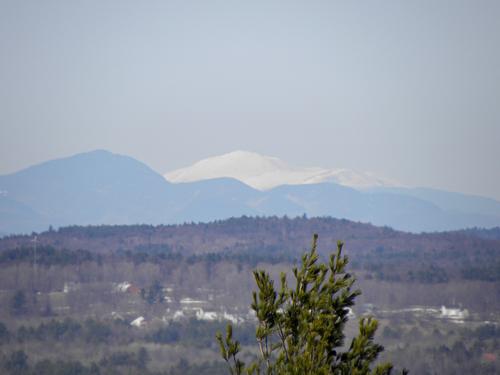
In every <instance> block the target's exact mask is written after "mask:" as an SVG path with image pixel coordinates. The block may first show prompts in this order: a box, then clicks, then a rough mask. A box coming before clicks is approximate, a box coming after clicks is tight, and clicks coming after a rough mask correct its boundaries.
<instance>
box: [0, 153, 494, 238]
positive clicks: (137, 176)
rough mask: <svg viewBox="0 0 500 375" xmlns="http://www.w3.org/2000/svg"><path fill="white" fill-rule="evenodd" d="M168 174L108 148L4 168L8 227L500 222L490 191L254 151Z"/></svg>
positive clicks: (0, 197) (2, 200) (1, 189)
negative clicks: (426, 184) (411, 183)
mask: <svg viewBox="0 0 500 375" xmlns="http://www.w3.org/2000/svg"><path fill="white" fill-rule="evenodd" d="M166 178H167V179H169V180H170V182H169V181H167V180H166V179H165V178H164V177H163V176H161V175H160V174H158V173H157V172H155V171H153V170H152V169H151V168H149V167H148V166H147V165H145V164H143V163H141V162H139V161H137V160H135V159H133V158H130V157H127V156H122V155H116V154H113V153H110V152H108V151H102V150H101V151H93V152H88V153H83V154H78V155H75V156H72V157H68V158H63V159H57V160H52V161H48V162H45V163H41V164H38V165H35V166H32V167H29V168H26V169H23V170H21V171H19V172H16V173H13V174H9V175H3V176H0V233H1V234H4V235H5V234H11V233H27V232H31V231H41V230H46V229H47V228H48V227H49V225H52V226H54V227H59V226H67V225H73V224H75V225H76V224H77V225H87V224H140V223H145V224H172V223H183V222H190V221H195V222H197V221H211V220H218V219H225V218H229V217H234V216H242V215H248V216H271V215H279V216H281V215H288V216H299V215H303V214H307V215H308V216H332V217H336V218H346V219H349V220H354V221H362V222H371V223H372V224H375V225H387V226H391V227H393V228H395V229H399V230H407V231H414V232H420V231H441V230H453V229H462V228H467V227H476V226H477V227H486V228H490V227H494V226H500V202H498V201H495V200H493V199H490V198H483V197H477V196H470V195H465V194H460V193H450V192H445V191H440V190H435V189H427V188H406V187H402V186H394V185H395V184H394V183H391V182H390V181H389V180H387V179H383V178H379V177H377V176H373V175H371V174H366V173H360V172H353V171H348V170H341V169H339V170H329V169H324V168H316V167H315V168H293V167H290V166H288V165H287V164H286V163H284V162H282V161H280V160H279V159H276V158H270V157H264V156H260V155H258V154H255V153H249V152H241V151H238V152H234V153H230V154H226V155H222V156H219V157H215V158H209V159H205V160H203V161H200V162H198V163H196V164H195V165H193V166H192V167H188V168H184V169H180V170H177V171H173V172H170V173H167V174H166ZM173 182H175V183H173ZM354 187H356V188H354Z"/></svg>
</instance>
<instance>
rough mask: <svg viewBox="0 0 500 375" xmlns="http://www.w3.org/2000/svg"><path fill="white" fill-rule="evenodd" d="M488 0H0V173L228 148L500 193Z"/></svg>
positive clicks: (188, 159)
mask: <svg viewBox="0 0 500 375" xmlns="http://www.w3.org/2000/svg"><path fill="white" fill-rule="evenodd" d="M499 20H500V2H499V1H494V0H492V1H482V0H474V1H473V0H470V1H460V0H450V1H439V0H429V1H412V2H411V1H399V0H398V1H387V0H384V1H353V0H346V1H331V0H328V1H327V0H325V1H314V0H309V1H300V2H299V1H292V0H286V1H285V0H283V1H273V0H263V1H258V0H252V1H248V0H247V1H238V0H232V1H207V0H200V1H190V0H180V1H166V0H162V1H124V0H119V1H103V0H96V1H88V0H86V1H67V0H60V1H39V0H35V1H19V0H13V1H6V0H0V174H4V173H10V172H13V171H16V170H18V169H21V168H23V167H26V166H28V165H31V164H35V163H38V162H41V161H45V160H48V159H52V158H57V157H63V156H67V155H71V154H74V153H78V152H82V151H89V150H93V149H107V150H110V151H113V152H117V153H122V154H127V155H130V156H132V157H135V158H137V159H139V160H141V161H143V162H145V163H146V164H148V165H150V166H151V167H152V168H153V169H155V170H157V171H158V172H161V173H164V172H166V171H169V170H171V169H175V168H178V167H182V166H186V165H189V164H191V163H192V162H194V161H196V160H199V159H201V158H205V157H208V156H212V155H217V154H221V153H225V152H229V151H232V150H235V149H244V150H249V151H256V152H259V153H263V154H266V155H271V156H277V157H280V158H282V159H284V160H286V161H288V162H290V163H291V164H296V165H301V166H323V167H345V168H354V169H357V170H361V171H372V172H375V173H378V174H380V175H382V176H385V177H388V178H393V179H395V180H398V181H400V182H402V183H404V184H407V185H415V186H431V187H438V188H444V189H448V190H453V191H461V192H468V193H475V194H481V195H486V196H491V197H495V198H497V199H500V21H499Z"/></svg>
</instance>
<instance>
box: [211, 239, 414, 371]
mask: <svg viewBox="0 0 500 375" xmlns="http://www.w3.org/2000/svg"><path fill="white" fill-rule="evenodd" d="M317 239H318V236H317V235H316V234H315V235H314V236H313V242H312V247H311V250H310V251H309V252H308V253H306V254H304V255H303V257H302V264H301V266H300V268H297V267H295V268H293V276H294V278H295V285H294V287H289V286H288V283H287V278H286V275H285V274H284V273H282V274H281V277H280V279H281V280H280V284H281V285H280V288H279V290H277V289H276V288H275V287H274V281H273V280H272V279H271V277H270V275H269V274H268V273H267V272H265V271H262V270H257V271H254V277H255V281H256V284H257V288H258V292H253V302H252V309H253V310H254V311H255V313H256V316H257V319H258V326H257V329H256V338H257V342H258V345H259V352H260V357H259V360H258V361H257V362H255V363H253V364H251V365H250V366H246V365H245V363H244V362H242V361H241V360H239V359H238V358H237V354H238V353H239V351H240V344H239V342H238V341H236V340H233V334H232V326H231V325H228V327H227V332H226V335H225V337H223V336H222V334H221V333H220V332H219V333H217V341H218V342H219V345H220V349H221V354H222V357H223V358H224V360H225V361H226V362H227V363H228V364H229V369H230V373H231V374H243V373H247V374H260V373H261V372H263V373H266V374H296V375H302V374H325V375H326V374H338V375H347V374H353V375H365V374H377V375H389V374H390V373H391V371H392V365H391V364H390V363H385V364H381V365H378V366H376V367H375V368H373V369H371V368H370V366H371V365H372V364H373V362H374V361H375V360H376V358H377V356H378V354H379V353H380V352H381V351H383V347H382V346H381V345H379V344H376V343H375V342H374V335H375V331H376V330H377V324H378V323H377V321H376V320H375V319H373V318H362V319H361V320H360V322H359V333H358V335H357V336H356V337H354V338H353V339H352V341H351V344H350V346H349V347H348V349H347V350H346V351H342V346H343V344H344V338H345V336H344V327H345V324H346V322H347V315H348V313H349V310H350V308H351V307H352V306H353V305H354V299H355V298H356V297H357V296H358V295H359V294H360V293H361V292H360V291H359V290H352V289H351V288H352V285H353V283H354V281H355V279H354V277H353V276H352V275H350V274H349V273H347V272H346V271H345V268H346V265H347V262H348V259H347V257H346V256H342V247H343V243H342V242H340V241H339V242H338V243H337V252H336V254H332V255H331V256H330V261H329V263H328V264H321V263H318V260H319V257H318V254H317V251H316V246H317ZM403 373H404V374H405V373H407V371H406V370H403Z"/></svg>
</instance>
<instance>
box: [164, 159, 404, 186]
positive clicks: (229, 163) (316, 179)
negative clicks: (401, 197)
mask: <svg viewBox="0 0 500 375" xmlns="http://www.w3.org/2000/svg"><path fill="white" fill-rule="evenodd" d="M220 177H232V178H235V179H237V180H240V181H241V182H243V183H245V184H247V185H249V186H252V187H253V188H255V189H259V190H268V189H272V188H273V187H276V186H280V185H301V184H314V183H321V182H335V183H338V184H341V185H345V186H351V187H355V188H368V187H376V186H395V185H398V184H397V183H394V182H391V181H389V180H387V179H384V178H380V177H377V176H375V175H373V174H372V173H362V172H356V171H353V170H349V169H326V168H320V167H293V166H290V165H288V164H287V163H286V162H284V161H283V160H281V159H278V158H275V157H270V156H264V155H260V154H258V153H255V152H249V151H233V152H230V153H227V154H223V155H219V156H214V157H210V158H207V159H203V160H200V161H198V162H196V163H194V164H193V165H191V166H189V167H186V168H181V169H177V170H174V171H171V172H168V173H166V174H165V178H166V179H167V180H168V181H170V182H173V183H179V182H193V181H200V180H207V179H212V178H220Z"/></svg>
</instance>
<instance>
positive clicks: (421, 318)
mask: <svg viewBox="0 0 500 375" xmlns="http://www.w3.org/2000/svg"><path fill="white" fill-rule="evenodd" d="M312 233H318V234H319V244H320V246H319V249H318V250H319V253H320V255H321V256H322V257H326V256H327V255H328V254H329V253H330V252H331V251H333V249H334V248H335V244H336V241H337V240H339V239H341V240H343V241H344V242H345V253H346V255H348V256H349V258H350V260H351V262H350V264H349V265H348V269H349V270H350V271H351V272H353V273H354V274H355V276H356V277H357V279H358V281H357V282H356V286H357V287H359V288H360V289H361V290H362V291H363V294H362V295H361V296H360V297H359V298H358V299H357V301H356V305H355V306H354V309H353V311H352V314H351V321H352V327H351V326H349V327H351V328H349V329H348V335H349V332H351V333H352V329H353V327H354V326H355V325H356V323H355V322H356V321H357V319H358V318H359V317H360V316H364V315H374V316H376V317H377V318H378V319H380V321H381V325H382V327H381V329H379V339H380V340H381V341H382V342H383V343H384V344H385V345H386V346H387V349H388V350H387V351H386V353H385V358H389V359H391V360H392V361H393V362H394V363H395V364H396V365H397V366H403V365H404V366H407V367H410V369H412V370H413V371H412V373H414V374H428V373H429V374H430V373H433V372H429V371H428V370H429V369H430V368H434V367H433V366H435V365H436V364H438V363H439V365H440V366H441V371H440V372H439V373H442V374H452V373H456V371H457V369H458V368H467V367H464V366H466V365H467V366H469V365H470V366H471V368H473V367H474V366H482V367H481V368H483V369H484V372H483V373H495V371H498V370H499V368H500V367H499V366H498V365H499V364H498V359H497V358H498V357H497V356H498V355H499V354H500V353H498V342H499V339H500V337H499V331H498V322H500V316H499V315H498V311H500V298H498V296H499V295H500V263H499V262H498V259H500V240H499V239H498V238H497V236H496V235H495V233H496V230H490V231H482V230H479V229H476V230H468V231H459V232H443V233H433V234H418V235H417V234H411V233H405V232H398V231H395V230H392V229H390V228H388V227H376V226H372V225H368V224H361V223H356V222H351V221H347V220H337V219H332V218H311V219H308V218H306V217H297V218H286V217H284V218H278V217H271V218H251V217H241V218H234V219H229V220H225V221H216V222H212V223H206V224H205V223H192V224H184V225H171V226H149V225H141V226H87V227H77V226H74V227H66V228H61V229H59V230H48V231H46V232H43V233H33V234H32V235H29V236H8V237H4V238H2V239H0V270H1V272H0V302H1V303H0V322H1V324H0V348H1V353H2V356H1V357H0V362H1V363H0V366H3V368H4V369H6V370H5V371H7V373H22V374H28V373H37V374H49V373H53V372H51V371H53V369H54V368H56V367H57V368H66V370H67V371H66V370H65V371H66V372H62V373H64V374H86V373H88V374H91V373H92V374H96V373H99V372H98V371H100V373H101V374H102V373H106V374H108V373H110V374H125V373H127V374H129V373H136V374H146V373H148V372H151V373H165V374H189V373H193V374H194V373H200V374H203V373H205V374H210V373H213V374H220V373H221V372H222V371H224V370H223V368H224V364H223V363H220V361H219V357H218V355H217V347H216V343H215V341H214V334H215V332H216V331H217V330H221V329H223V328H224V325H225V322H228V321H230V322H233V323H234V324H237V325H238V326H239V327H238V330H237V331H238V333H239V335H240V337H239V339H240V341H241V342H242V344H243V345H244V347H245V348H246V349H245V350H244V355H245V356H247V357H251V356H252V355H254V353H253V352H252V347H253V343H254V340H255V338H254V328H253V322H254V316H253V315H252V313H251V311H250V309H249V305H250V298H251V291H252V289H254V288H255V287H254V281H253V278H252V275H251V271H252V270H253V269H255V268H265V269H267V270H268V271H270V272H271V274H272V275H274V276H277V275H278V274H279V272H280V271H287V272H288V271H289V270H290V268H291V267H292V266H293V265H294V264H296V262H297V259H299V257H300V255H301V254H302V253H303V252H304V251H305V250H306V249H307V248H308V247H309V245H310V240H311V235H312ZM488 322H489V323H488ZM54 347H55V348H57V350H53V349H52V348H54ZM421 352H425V353H428V354H429V355H426V356H423V357H419V359H418V360H417V361H415V359H414V358H416V357H418V356H416V353H421ZM459 352H460V353H461V354H460V355H458V354H457V353H459ZM180 353H182V354H180ZM464 353H465V354H464ZM431 354H432V355H431ZM26 356H27V357H26ZM454 358H455V359H456V358H461V361H462V359H464V358H465V359H467V363H465V362H464V363H461V362H457V361H456V360H454ZM465 359H464V361H465ZM61 360H63V362H60V363H58V362H57V361H61ZM56 363H58V364H57V366H56ZM51 366H52V367H51ZM54 366H56V367H54ZM16 371H18V372H16ZM19 371H20V372H19ZM23 371H24V372H23ZM30 371H31V372H30ZM71 371H74V372H71ZM78 371H80V372H78Z"/></svg>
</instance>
